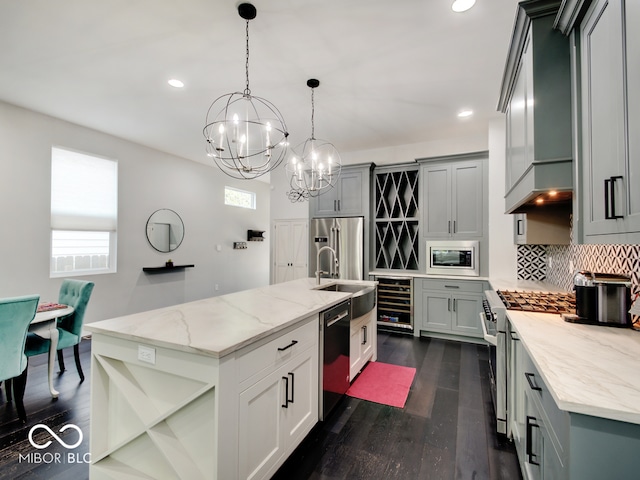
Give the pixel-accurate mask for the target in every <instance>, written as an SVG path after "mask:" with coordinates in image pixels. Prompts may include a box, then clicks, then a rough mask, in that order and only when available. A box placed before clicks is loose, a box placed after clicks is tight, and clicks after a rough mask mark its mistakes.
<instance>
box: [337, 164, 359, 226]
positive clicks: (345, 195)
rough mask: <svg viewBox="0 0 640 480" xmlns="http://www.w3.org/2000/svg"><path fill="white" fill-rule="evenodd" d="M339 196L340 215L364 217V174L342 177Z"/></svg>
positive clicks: (342, 175)
mask: <svg viewBox="0 0 640 480" xmlns="http://www.w3.org/2000/svg"><path fill="white" fill-rule="evenodd" d="M338 182H339V188H340V192H339V194H338V213H339V214H340V215H362V214H363V213H364V212H363V204H364V203H363V199H362V172H349V173H343V174H341V175H340V179H339V180H338Z"/></svg>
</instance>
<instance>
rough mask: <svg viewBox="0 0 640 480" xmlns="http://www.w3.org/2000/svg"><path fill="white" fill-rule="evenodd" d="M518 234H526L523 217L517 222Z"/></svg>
mask: <svg viewBox="0 0 640 480" xmlns="http://www.w3.org/2000/svg"><path fill="white" fill-rule="evenodd" d="M516 235H524V220H522V219H520V220H518V221H517V222H516Z"/></svg>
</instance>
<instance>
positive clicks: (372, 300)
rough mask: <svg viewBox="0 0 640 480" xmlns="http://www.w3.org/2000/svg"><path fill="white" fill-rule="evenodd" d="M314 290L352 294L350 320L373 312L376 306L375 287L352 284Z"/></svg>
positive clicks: (334, 284) (336, 284) (338, 284)
mask: <svg viewBox="0 0 640 480" xmlns="http://www.w3.org/2000/svg"><path fill="white" fill-rule="evenodd" d="M316 290H324V291H330V292H350V293H353V296H352V297H351V320H354V319H357V318H358V317H361V316H362V315H364V314H366V313H369V312H370V311H371V310H373V307H375V306H376V287H374V286H369V285H358V284H354V283H333V284H331V285H326V286H324V287H320V288H316Z"/></svg>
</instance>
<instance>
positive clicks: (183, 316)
mask: <svg viewBox="0 0 640 480" xmlns="http://www.w3.org/2000/svg"><path fill="white" fill-rule="evenodd" d="M322 283H323V284H329V283H332V282H331V281H329V280H322ZM340 283H347V282H344V281H341V282H340ZM353 283H358V284H364V285H375V282H353ZM315 288H316V281H315V279H311V278H309V279H300V280H295V281H292V282H286V283H281V284H276V285H271V286H267V287H263V288H257V289H253V290H248V291H244V292H238V293H234V294H230V295H224V296H220V297H213V298H208V299H204V300H199V301H195V302H190V303H185V304H182V305H176V306H172V307H166V308H161V309H157V310H153V311H149V312H142V313H138V314H133V315H128V316H124V317H119V318H114V319H110V320H104V321H100V322H95V323H91V324H87V325H86V328H87V330H88V331H90V332H92V360H91V368H92V379H91V380H92V385H91V456H92V465H91V478H93V479H101V478H154V479H161V478H189V479H198V478H203V479H204V478H212V479H232V478H268V477H269V476H271V474H273V472H275V470H276V469H277V468H278V466H279V465H280V464H281V463H282V462H283V461H284V459H285V458H286V457H287V456H288V454H289V453H290V452H291V451H292V450H293V449H294V448H295V446H296V445H297V444H298V443H299V442H300V441H301V440H302V439H303V438H304V437H305V436H306V434H307V433H308V432H309V431H310V430H311V428H312V427H313V426H314V425H315V424H316V423H317V420H318V342H319V338H318V336H319V335H318V332H319V323H318V322H319V320H318V314H319V313H320V312H322V311H324V310H326V309H327V308H330V307H332V306H334V305H337V304H338V303H340V302H342V301H344V300H346V299H348V298H349V297H351V296H352V293H348V292H336V291H324V290H317V289H315Z"/></svg>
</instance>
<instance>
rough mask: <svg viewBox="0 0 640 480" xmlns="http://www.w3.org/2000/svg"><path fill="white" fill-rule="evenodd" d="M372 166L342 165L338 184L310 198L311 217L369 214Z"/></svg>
mask: <svg viewBox="0 0 640 480" xmlns="http://www.w3.org/2000/svg"><path fill="white" fill-rule="evenodd" d="M370 171H371V166H370V165H366V166H355V167H354V166H345V167H342V171H341V173H340V177H339V178H338V180H337V183H336V186H335V187H334V188H333V189H331V190H329V191H327V192H324V193H322V194H321V195H318V196H317V197H312V198H310V199H309V213H310V217H311V218H317V217H348V216H359V215H365V214H368V211H369V195H370V190H371V189H370V181H371V180H370Z"/></svg>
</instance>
